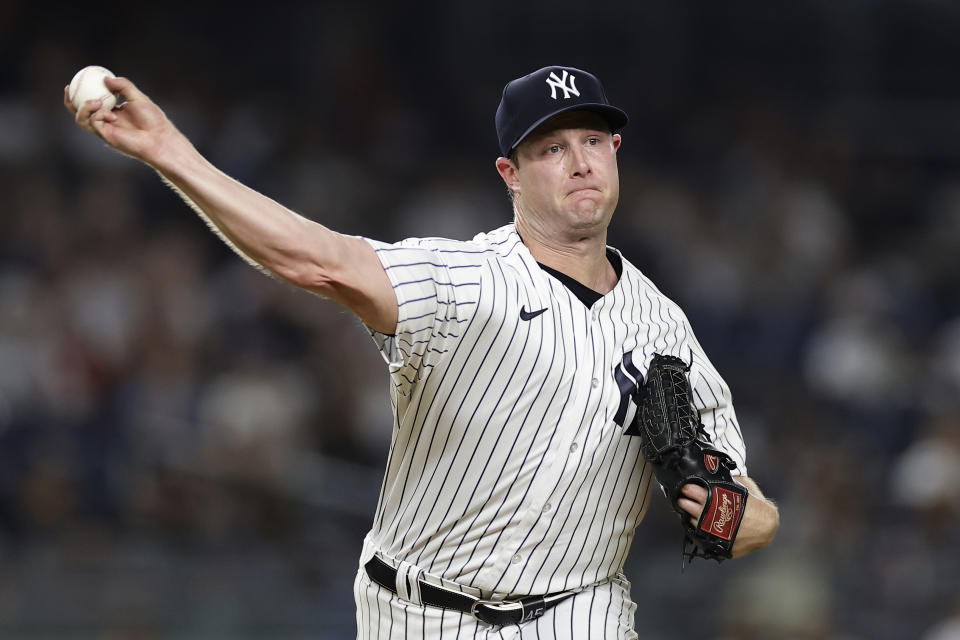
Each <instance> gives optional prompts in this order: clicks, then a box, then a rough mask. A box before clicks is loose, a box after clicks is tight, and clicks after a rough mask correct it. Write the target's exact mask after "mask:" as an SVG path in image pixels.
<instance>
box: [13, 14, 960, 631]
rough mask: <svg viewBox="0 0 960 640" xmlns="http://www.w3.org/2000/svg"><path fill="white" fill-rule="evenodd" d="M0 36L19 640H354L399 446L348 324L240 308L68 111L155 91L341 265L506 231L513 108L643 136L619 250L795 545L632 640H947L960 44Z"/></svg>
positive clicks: (953, 608)
mask: <svg viewBox="0 0 960 640" xmlns="http://www.w3.org/2000/svg"><path fill="white" fill-rule="evenodd" d="M484 4H485V3H479V2H475V1H470V2H467V1H464V0H449V1H445V2H426V3H417V4H416V5H411V6H407V5H406V4H405V3H382V4H377V3H369V2H357V3H346V2H343V3H341V2H315V3H288V2H275V3H270V4H260V5H255V6H252V7H251V8H249V9H245V8H242V7H243V5H242V4H240V5H232V4H231V5H229V6H228V5H226V4H225V5H223V6H216V5H214V4H207V3H204V2H191V3H183V2H177V1H174V2H166V3H158V4H156V5H150V6H144V7H139V6H136V5H134V4H129V5H127V4H123V5H119V6H113V5H102V6H101V5H89V4H85V5H82V6H74V7H72V8H69V9H66V8H63V7H60V6H59V5H58V4H57V3H53V4H52V5H51V4H48V3H28V2H25V1H19V0H5V1H4V2H3V3H0V637H2V638H109V639H127V638H131V639H154V638H178V639H179V638H190V639H193V638H196V639H205V638H239V639H245V638H278V639H284V638H290V639H293V638H308V637H309V638H336V639H339V638H350V637H353V634H354V633H355V630H354V629H355V627H354V619H353V614H354V608H353V599H352V581H353V577H354V575H355V571H356V562H357V558H358V555H359V551H360V544H361V540H362V537H363V535H364V533H365V532H366V531H367V529H368V528H369V526H370V522H371V518H372V514H373V511H374V506H375V501H376V498H377V493H378V491H379V484H380V480H381V477H382V471H383V466H384V463H385V460H386V451H387V447H388V444H389V440H390V430H391V421H390V410H389V400H388V394H387V389H388V383H387V373H386V369H385V367H384V366H383V364H382V362H381V361H380V359H379V355H378V354H377V352H376V349H375V348H374V345H373V344H372V341H371V340H370V339H369V337H368V336H367V334H366V332H365V331H364V330H363V328H362V327H361V326H360V325H359V323H358V322H357V321H356V320H355V319H354V318H353V317H352V316H350V315H349V314H347V313H346V312H344V311H342V310H341V309H339V308H337V307H336V306H335V305H333V304H330V303H326V302H323V301H321V300H320V299H319V298H316V297H314V296H311V295H309V294H306V293H303V292H300V291H297V290H295V289H293V288H292V287H290V286H288V285H286V284H283V283H280V282H278V281H276V280H272V279H270V278H268V277H265V276H264V275H262V274H260V273H258V272H256V271H255V270H253V269H251V268H249V267H248V266H247V265H245V264H244V263H243V262H242V261H241V260H239V259H238V258H237V257H235V256H234V255H233V254H231V253H230V252H229V250H228V249H226V248H225V247H224V246H223V245H222V244H221V243H220V241H219V240H218V239H217V238H216V237H215V236H214V235H213V234H211V233H210V232H209V231H208V230H207V229H206V228H205V227H204V225H203V223H202V222H201V220H200V219H199V218H198V217H197V216H195V215H194V214H193V213H192V212H191V211H190V210H189V209H188V208H187V207H186V206H185V205H184V204H183V203H182V202H181V201H180V200H179V199H178V198H177V196H176V195H175V194H174V193H173V192H171V191H170V190H168V189H167V188H166V187H164V186H163V185H162V184H161V182H160V180H159V179H158V177H157V176H156V174H155V173H154V172H153V171H152V170H151V169H149V168H147V167H145V166H143V165H140V164H138V163H136V162H134V161H132V160H129V159H128V158H125V157H123V156H120V155H118V154H116V153H113V152H111V151H109V150H107V149H105V148H104V145H103V144H102V143H101V142H100V141H99V140H97V139H95V138H94V137H92V136H90V135H88V134H86V133H84V132H83V131H81V130H79V129H78V128H77V127H76V126H75V125H74V123H73V121H72V119H71V117H70V115H69V114H68V113H67V112H66V110H64V108H63V106H62V104H61V99H62V87H63V86H64V85H65V84H67V83H68V82H69V80H70V78H71V77H72V75H73V73H74V72H75V71H76V70H78V69H79V68H80V67H82V66H85V65H87V64H101V65H104V66H107V67H108V68H110V69H112V70H113V71H115V72H116V73H118V74H120V75H126V76H128V77H130V78H131V79H132V80H133V81H134V82H136V83H137V84H138V86H139V87H140V88H141V89H142V90H144V91H145V92H146V93H147V94H148V95H150V96H151V97H153V98H154V99H155V100H156V101H157V102H158V103H159V104H160V105H161V106H162V107H163V108H164V109H165V110H166V111H167V113H168V114H169V115H170V116H171V118H172V119H173V120H174V122H175V123H176V124H177V125H178V126H179V127H180V128H181V129H182V130H183V131H184V132H185V133H186V134H187V135H188V136H189V137H190V138H191V139H192V140H193V141H194V143H195V144H196V146H197V147H198V148H199V149H200V150H201V151H202V152H203V153H204V154H206V155H207V156H208V157H209V158H210V159H211V160H213V162H214V163H216V164H217V165H218V166H219V167H220V168H222V169H223V170H224V171H226V172H227V173H229V174H231V175H233V176H235V177H237V178H238V179H240V180H242V181H244V182H245V183H247V184H249V185H251V186H253V187H255V188H257V189H259V190H261V191H263V192H264V193H266V194H268V195H270V196H272V197H274V198H275V199H277V200H279V201H280V202H283V203H284V204H286V205H288V206H289V207H291V208H293V209H295V210H296V211H298V212H300V213H302V214H304V215H306V216H308V217H310V218H312V219H314V220H317V221H319V222H322V223H324V224H327V225H329V226H331V227H332V228H334V229H337V230H339V231H343V232H347V233H354V234H362V235H367V236H371V237H374V238H377V239H380V240H386V241H395V240H399V239H401V238H404V237H408V236H417V235H443V236H448V237H455V238H469V237H471V236H473V235H474V234H475V233H477V232H479V231H482V230H486V229H489V228H493V227H496V226H500V225H501V224H504V223H506V222H508V221H509V220H510V219H511V211H510V206H509V202H508V199H507V195H506V192H505V190H504V188H503V186H502V183H501V181H500V179H499V177H498V176H497V174H496V172H495V169H494V160H495V158H496V155H497V151H496V138H495V135H494V127H493V114H494V111H495V109H496V106H497V103H498V101H499V97H500V92H501V90H502V87H503V84H504V83H505V82H506V81H508V80H509V79H511V78H514V77H517V76H519V75H523V74H525V73H528V72H529V71H532V70H534V69H536V68H538V67H540V66H543V65H546V64H566V65H572V66H579V67H582V68H586V69H589V70H592V71H593V72H595V73H596V74H598V75H599V76H600V77H601V79H602V80H603V82H604V83H605V85H606V88H607V92H608V95H609V97H610V98H611V100H612V101H613V102H614V103H615V104H617V105H620V106H622V107H623V108H624V109H625V110H626V111H627V112H628V113H630V115H631V118H632V122H631V124H630V125H629V127H628V128H627V129H626V130H625V131H624V143H623V146H622V148H621V152H620V166H621V180H622V188H621V194H622V196H621V203H620V207H619V209H618V213H617V215H616V217H615V222H614V226H613V228H612V229H611V233H610V243H611V244H613V245H615V246H617V247H618V248H620V249H621V250H622V251H623V252H624V253H625V255H626V256H627V257H628V259H630V260H631V261H632V262H634V263H635V264H637V265H638V266H639V267H640V268H641V269H643V270H644V271H645V272H646V273H647V274H648V275H650V276H651V277H652V278H653V279H654V281H655V282H657V283H658V284H659V285H660V286H661V288H662V289H663V290H664V291H665V292H666V293H667V294H668V295H669V296H671V297H672V298H674V299H676V300H677V301H678V302H679V303H680V304H681V305H682V306H683V307H684V309H685V310H686V311H687V312H688V315H689V317H690V319H691V321H692V323H693V326H694V329H695V331H696V332H697V334H698V337H699V338H700V340H701V342H702V343H703V344H704V346H705V348H706V350H707V352H708V354H710V356H711V358H712V359H713V361H714V363H715V364H716V365H717V367H718V368H719V369H720V371H721V372H722V373H723V374H724V375H725V376H726V378H727V380H728V382H729V383H730V385H731V387H732V388H733V391H734V400H735V404H736V407H737V411H738V415H739V417H740V422H741V424H742V425H743V430H744V433H745V437H746V440H747V445H748V465H749V468H750V474H751V476H753V477H754V478H755V479H756V480H757V481H758V482H759V484H760V486H761V487H763V488H764V490H765V491H766V493H767V494H768V495H769V496H770V497H772V498H773V499H775V500H776V501H777V502H778V503H779V505H780V509H781V517H782V527H781V530H780V533H779V536H778V538H777V540H776V542H775V543H774V545H773V546H772V547H770V548H768V549H766V550H764V551H761V552H759V553H757V554H754V555H753V556H750V557H748V558H745V559H743V560H738V561H735V562H727V563H724V564H722V565H716V564H707V563H704V562H697V563H694V564H692V565H690V566H688V567H687V568H686V570H685V571H683V572H682V573H681V561H680V550H679V546H680V544H679V528H678V527H677V525H676V523H675V520H674V517H673V515H672V513H671V512H670V510H669V508H668V507H667V505H666V502H665V501H663V500H656V501H654V503H653V505H652V506H651V508H650V512H649V515H648V517H647V519H646V520H645V522H644V523H643V524H642V525H641V526H640V527H639V529H638V530H637V536H636V540H635V543H634V545H633V550H632V552H631V555H630V558H629V560H628V563H627V567H626V573H627V574H628V576H629V578H630V579H631V580H632V582H633V595H634V599H635V600H636V601H637V603H638V605H639V608H638V613H637V627H638V630H639V631H640V636H641V638H662V639H674V638H690V639H699V638H727V639H767V638H770V639H778V638H788V639H789V638H798V639H811V640H812V639H819V638H824V639H827V638H842V639H887V638H889V639H901V638H923V639H924V640H948V639H950V640H955V639H957V638H960V588H958V585H960V579H958V578H957V576H958V575H960V552H958V550H957V549H958V545H960V499H958V496H960V267H958V255H960V82H958V76H957V71H956V70H957V68H958V65H960V37H958V34H960V4H958V3H955V2H949V1H946V0H911V1H907V0H903V1H894V0H885V1H884V0H806V1H800V0H790V1H786V2H763V1H761V0H735V1H733V2H697V1H694V0H660V1H656V2H645V1H642V0H638V1H635V2H626V1H624V2H622V3H607V2H604V1H597V2H590V3H572V2H567V1H566V0H551V1H547V0H535V1H533V2H526V3H520V2H518V3H514V4H509V5H497V6H491V7H486V6H483V5H484Z"/></svg>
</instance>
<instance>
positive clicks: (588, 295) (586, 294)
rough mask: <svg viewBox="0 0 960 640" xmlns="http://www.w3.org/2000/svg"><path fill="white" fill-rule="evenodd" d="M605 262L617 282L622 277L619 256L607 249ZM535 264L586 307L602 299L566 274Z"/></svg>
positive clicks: (600, 294) (621, 263)
mask: <svg viewBox="0 0 960 640" xmlns="http://www.w3.org/2000/svg"><path fill="white" fill-rule="evenodd" d="M607 260H609V261H610V266H612V267H613V270H614V271H616V272H617V280H619V279H620V276H622V275H623V261H622V260H621V259H620V256H619V255H617V252H616V251H614V250H613V249H607ZM537 264H539V265H540V268H541V269H543V270H544V271H546V272H547V273H549V274H550V275H552V276H553V277H554V278H556V279H557V280H559V281H560V282H562V283H563V284H564V286H566V287H567V289H570V292H571V293H573V295H575V296H577V298H578V299H579V300H580V302H582V303H583V304H584V305H586V306H587V307H592V306H593V303H594V302H596V301H597V300H599V299H600V298H602V297H603V294H602V293H598V292H597V291H594V290H593V289H591V288H590V287H587V286H586V285H583V284H581V283H580V282H577V281H576V280H574V279H573V278H571V277H570V276H568V275H567V274H565V273H561V272H559V271H557V270H556V269H554V268H552V267H548V266H547V265H545V264H543V263H540V262H538V263H537Z"/></svg>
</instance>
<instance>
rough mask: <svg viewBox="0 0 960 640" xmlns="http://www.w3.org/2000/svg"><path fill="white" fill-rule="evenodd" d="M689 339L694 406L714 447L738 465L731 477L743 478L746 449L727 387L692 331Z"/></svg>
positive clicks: (745, 468) (745, 471)
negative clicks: (741, 476) (738, 476)
mask: <svg viewBox="0 0 960 640" xmlns="http://www.w3.org/2000/svg"><path fill="white" fill-rule="evenodd" d="M688 326H689V325H688ZM688 336H689V341H688V346H689V349H690V352H689V353H690V356H689V357H691V358H692V363H691V368H690V386H691V387H692V389H693V404H694V406H695V407H696V408H697V409H698V410H699V411H700V420H701V421H702V422H703V426H704V428H705V429H706V431H707V434H708V435H709V436H710V441H711V442H712V444H713V446H715V447H716V448H717V449H720V450H721V451H723V452H724V453H727V454H729V455H730V457H731V458H733V461H734V462H736V463H737V468H736V469H735V470H734V471H733V472H732V473H733V474H734V475H743V476H745V475H747V451H746V445H745V443H744V441H743V433H742V432H741V431H740V424H739V423H738V422H737V415H736V412H735V411H734V408H733V397H732V393H731V391H730V387H729V385H727V383H726V381H725V380H724V379H723V377H722V376H721V375H720V373H719V372H718V371H717V369H716V368H715V367H714V366H713V364H712V363H711V362H710V360H709V358H707V355H706V353H705V352H704V350H703V347H701V346H700V343H699V342H698V341H697V339H696V338H695V337H694V336H693V332H692V331H690V332H689V333H688Z"/></svg>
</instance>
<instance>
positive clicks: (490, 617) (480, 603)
mask: <svg viewBox="0 0 960 640" xmlns="http://www.w3.org/2000/svg"><path fill="white" fill-rule="evenodd" d="M364 569H366V570H367V575H368V576H370V579H371V580H373V581H374V582H376V583H377V584H378V585H380V586H381V587H383V588H384V589H386V590H387V591H390V592H391V593H397V570H396V569H394V568H393V567H391V566H390V565H388V564H387V563H386V562H384V561H383V560H381V559H380V558H378V557H377V556H373V559H372V560H370V562H368V563H367V564H365V565H364ZM419 586H420V601H421V602H422V603H423V604H425V605H426V606H428V607H440V608H442V609H453V610H455V611H460V612H462V613H466V614H469V615H471V616H473V617H474V618H476V619H477V620H479V621H480V622H485V623H487V624H491V625H494V626H498V627H502V626H504V625H508V624H520V623H521V622H529V621H530V620H536V619H537V618H539V617H540V616H542V615H543V614H544V612H545V611H546V610H547V609H549V608H550V607H552V606H554V605H555V604H557V603H559V602H562V601H563V600H566V599H567V598H569V597H570V596H572V595H573V594H574V593H576V592H575V591H564V592H562V593H554V594H550V595H545V596H529V597H526V598H521V599H520V600H503V601H499V600H482V599H480V598H475V597H473V596H471V595H468V594H466V593H460V592H459V591H453V590H451V589H445V588H443V587H438V586H437V585H434V584H430V583H429V582H424V581H423V580H419Z"/></svg>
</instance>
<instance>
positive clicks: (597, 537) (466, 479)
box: [64, 67, 779, 640]
mask: <svg viewBox="0 0 960 640" xmlns="http://www.w3.org/2000/svg"><path fill="white" fill-rule="evenodd" d="M107 83H108V86H109V88H110V89H111V90H114V91H118V92H120V93H121V94H122V96H123V97H124V99H125V101H126V102H125V103H124V104H123V105H122V107H120V108H118V109H116V110H114V111H105V110H102V109H100V104H99V103H98V102H96V101H92V102H90V103H87V104H86V105H84V106H83V108H82V109H80V110H79V112H75V110H74V109H73V108H72V106H71V105H70V103H69V100H66V97H65V100H64V102H65V104H67V107H68V108H69V109H70V110H71V111H72V112H75V114H76V120H77V123H78V124H79V125H80V126H81V127H83V128H85V129H87V130H88V131H90V132H92V133H94V134H96V135H98V136H100V137H101V138H103V139H104V140H105V141H106V142H107V143H108V144H110V145H111V146H112V147H114V148H116V149H118V150H120V151H122V152H124V153H127V154H129V155H131V156H133V157H135V158H138V159H140V160H142V161H144V162H146V163H147V164H149V165H150V166H152V167H154V168H155V169H156V170H157V171H158V172H159V173H160V174H161V176H163V178H164V179H165V180H167V181H168V182H169V183H170V184H171V185H173V186H174V187H175V188H176V189H177V190H179V191H180V192H181V194H182V195H183V196H184V197H185V198H186V199H187V201H188V202H189V203H190V204H191V205H192V206H194V208H195V209H197V211H198V212H199V213H200V214H201V215H202V216H204V217H205V218H206V219H207V220H208V222H209V223H210V224H211V225H212V226H213V227H214V229H215V230H216V231H217V232H218V233H220V234H221V235H222V237H223V238H224V240H226V241H227V242H228V243H229V244H230V245H231V247H233V248H234V249H235V250H236V251H238V252H239V253H240V254H241V255H243V256H244V257H245V258H246V259H247V260H249V261H250V262H252V263H254V264H256V265H259V266H261V267H263V268H265V269H267V270H269V271H270V272H272V273H274V274H276V275H278V276H280V277H282V278H284V279H286V280H288V281H290V282H292V283H293V284H295V285H297V286H299V287H302V288H304V289H307V290H309V291H312V292H315V293H318V294H321V295H323V296H325V297H328V298H331V299H333V300H336V301H337V302H339V303H341V304H342V305H344V306H346V307H347V308H348V309H350V310H351V311H352V312H353V313H355V314H356V315H357V316H358V317H359V318H360V319H361V320H362V321H363V322H364V323H365V325H366V326H367V327H368V328H369V330H370V333H371V335H372V336H373V338H374V341H375V343H376V344H377V346H378V348H379V349H380V350H381V352H382V353H383V356H384V358H385V360H386V361H387V363H388V365H389V371H390V380H391V383H392V384H391V399H392V403H393V408H394V415H395V428H394V431H393V442H392V446H391V450H390V456H389V458H388V462H387V470H386V475H385V478H384V483H383V488H382V491H381V495H380V501H379V504H378V506H377V511H376V514H375V518H374V524H373V528H372V530H371V531H370V533H369V535H368V536H367V538H366V540H365V541H364V550H363V553H362V556H361V559H360V570H359V571H358V574H357V579H356V582H355V586H354V589H355V596H356V600H357V625H358V636H359V637H360V638H368V637H398V638H400V637H407V636H411V637H458V636H461V637H471V636H473V637H486V636H487V635H490V634H492V635H495V636H496V637H539V638H547V637H556V638H570V639H571V640H572V639H573V638H588V637H589V638H596V637H616V638H626V637H636V634H635V633H634V632H633V614H634V610H635V605H634V604H633V602H632V601H631V600H630V593H629V583H628V582H627V581H626V579H625V578H624V577H623V575H622V574H621V573H620V571H621V569H622V567H623V563H624V561H625V559H626V555H627V552H628V550H629V547H630V542H631V540H632V537H633V531H634V528H635V527H636V525H637V524H638V523H639V522H640V520H641V519H642V518H643V515H644V513H645V511H646V508H647V504H648V497H649V495H650V489H651V486H652V484H653V482H652V469H651V466H650V465H649V464H647V463H645V461H644V458H643V457H642V456H641V449H640V445H639V440H640V438H637V437H634V436H631V435H627V434H625V433H624V432H625V430H626V427H628V426H629V425H630V423H631V421H632V420H633V418H634V414H635V413H636V404H635V402H634V395H633V391H634V390H635V388H636V383H637V382H639V381H641V380H642V371H643V369H644V368H645V367H646V366H647V363H648V362H649V361H650V359H651V357H652V355H653V354H654V353H661V354H671V355H675V356H681V357H683V358H684V360H686V361H688V362H690V363H691V368H690V372H689V375H690V380H691V384H692V390H693V397H694V400H695V404H696V408H697V409H698V410H699V412H700V416H701V419H702V421H703V424H704V427H705V429H706V431H707V433H708V435H709V436H710V437H711V439H712V443H713V445H714V446H715V447H717V448H718V449H721V450H723V452H725V453H726V454H728V455H729V456H731V458H732V459H733V460H734V461H735V462H736V465H737V468H736V470H735V471H734V473H735V474H737V476H738V480H739V481H740V482H741V483H742V484H743V485H745V486H746V487H747V488H748V489H749V500H747V503H746V508H745V510H744V512H743V519H742V522H741V524H740V528H739V533H738V535H737V537H736V540H735V545H734V547H733V556H734V557H736V556H740V555H743V554H745V553H749V552H751V551H753V550H755V549H757V548H760V547H762V546H765V545H766V544H769V543H770V541H771V540H772V539H773V536H774V534H775V532H776V529H777V527H778V524H779V520H778V515H777V510H776V507H775V506H774V505H773V503H771V502H770V501H768V500H766V499H765V498H764V497H763V494H762V493H761V492H760V490H759V488H758V487H757V486H756V484H755V483H754V482H753V481H752V480H751V479H750V478H749V477H747V476H746V467H745V458H744V445H743V441H742V439H741V435H740V430H739V426H738V424H737V422H736V417H735V414H734V411H733V408H732V406H731V404H730V392H729V389H728V387H727V385H726V384H725V383H724V381H723V380H722V378H721V377H720V375H719V374H718V373H717V371H716V370H715V369H714V368H713V366H712V365H711V364H710V362H709V360H708V359H707V357H706V355H705V354H704V353H703V350H702V348H701V347H700V345H699V343H698V342H697V341H696V339H695V337H694V336H693V333H692V331H691V328H690V325H689V323H688V322H687V319H686V317H685V316H684V315H683V313H682V312H681V310H680V309H679V307H678V306H677V305H676V304H674V303H673V302H671V301H670V300H668V299H667V298H666V297H665V296H663V294H661V293H660V292H659V291H658V290H657V289H656V288H655V287H654V286H653V285H652V284H651V283H650V282H649V281H648V280H647V279H646V278H645V277H644V276H643V275H642V274H641V273H640V271H639V270H637V269H636V267H634V266H633V265H632V264H630V263H629V262H628V261H627V260H625V259H624V258H623V256H621V255H620V253H619V252H617V251H616V250H615V249H612V248H609V247H608V246H607V244H606V240H607V238H606V232H607V226H608V225H609V223H610V219H611V216H612V215H613V211H614V209H615V208H616V205H617V201H618V198H619V178H618V173H617V161H616V154H617V152H618V150H619V148H620V144H621V136H620V134H619V131H620V129H622V128H623V127H624V126H625V125H626V123H627V116H626V114H624V113H623V112H622V111H621V110H620V109H618V108H616V107H613V106H612V105H610V104H609V102H608V101H607V98H606V95H605V93H604V90H603V87H602V86H601V84H600V82H599V80H598V79H597V78H595V77H594V76H593V75H591V74H589V73H587V72H585V71H581V70H578V69H574V68H570V67H548V68H544V69H540V70H538V71H535V72H534V73H532V74H530V75H527V76H524V77H522V78H518V79H517V80H514V81H513V82H511V83H509V84H508V85H507V87H506V88H505V89H504V93H503V98H502V101H501V103H500V107H499V108H498V111H497V117H496V126H497V134H498V137H499V142H500V151H501V154H502V155H501V157H499V158H498V159H497V162H496V167H497V171H498V172H499V174H500V176H501V178H502V179H503V181H504V183H505V185H506V187H507V189H508V190H509V193H510V196H511V199H512V202H513V209H514V216H515V217H514V223H513V224H510V225H507V226H504V227H501V228H499V229H496V230H493V231H491V232H489V233H486V234H481V235H478V236H477V237H476V238H474V240H472V241H470V242H457V241H452V240H443V239H409V240H406V241H403V242H400V243H397V244H393V245H388V244H384V243H381V242H377V241H373V240H368V239H364V238H358V237H351V236H344V235H341V234H338V233H335V232H333V231H331V230H329V229H327V228H325V227H323V226H321V225H319V224H316V223H314V222H312V221H309V220H307V219H304V218H302V217H300V216H298V215H297V214H295V213H293V212H291V211H289V210H287V209H285V208H284V207H282V206H280V205H279V204H277V203H276V202H274V201H272V200H270V199H269V198H266V197H265V196H263V195H261V194H259V193H256V192H255V191H253V190H251V189H248V188H247V187H245V186H243V185H242V184H240V183H238V182H236V181H234V180H232V179H231V178H229V177H228V176H226V175H224V174H223V173H221V172H220V171H218V170H217V169H216V168H214V167H213V166H212V165H211V164H210V163H209V162H207V161H206V160H205V159H204V158H203V157H202V156H201V155H200V154H199V153H198V152H197V151H196V150H195V149H194V148H193V146H192V145H191V144H190V142H189V141H188V140H187V139H186V138H185V137H184V136H183V135H182V134H181V133H180V132H179V131H178V130H177V129H176V128H175V127H174V126H173V124H172V123H171V122H170V121H169V120H168V119H167V118H166V117H165V116H164V114H163V112H162V111H161V110H160V109H159V108H158V107H157V106H156V105H155V104H154V103H153V102H151V101H150V100H149V99H148V98H147V97H146V96H145V95H143V94H142V93H141V92H140V91H138V90H137V89H136V87H135V86H134V85H133V84H132V83H131V82H130V81H129V80H127V79H124V78H118V79H115V80H107ZM625 381H626V382H625ZM706 500H707V492H706V490H705V489H703V488H702V487H700V486H697V485H694V484H688V485H685V486H684V489H683V497H682V498H681V499H680V501H679V503H678V504H679V505H680V506H681V507H682V509H683V510H684V511H686V512H687V513H689V515H690V518H691V521H692V522H694V523H696V521H697V519H698V518H699V516H700V513H701V512H702V511H703V508H704V505H705V503H706Z"/></svg>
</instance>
